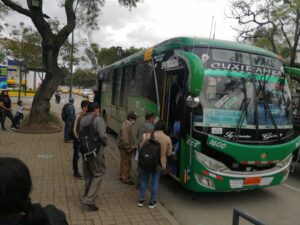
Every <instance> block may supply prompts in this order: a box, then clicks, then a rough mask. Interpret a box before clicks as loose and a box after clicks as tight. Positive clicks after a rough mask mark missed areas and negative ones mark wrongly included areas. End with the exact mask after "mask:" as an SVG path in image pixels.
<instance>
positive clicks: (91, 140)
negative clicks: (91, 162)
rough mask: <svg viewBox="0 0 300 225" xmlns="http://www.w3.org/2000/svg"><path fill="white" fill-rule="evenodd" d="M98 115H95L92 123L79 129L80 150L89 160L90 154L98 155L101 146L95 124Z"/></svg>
mask: <svg viewBox="0 0 300 225" xmlns="http://www.w3.org/2000/svg"><path fill="white" fill-rule="evenodd" d="M96 117H97V115H95V116H93V117H92V119H91V121H90V123H89V124H88V125H87V126H85V127H83V128H82V129H81V130H79V142H80V147H79V150H80V152H81V154H82V155H83V157H84V159H85V160H87V157H88V156H91V155H94V156H96V153H97V152H98V151H99V149H100V147H101V142H100V139H99V136H98V133H97V130H96V128H95V126H94V120H95V119H96Z"/></svg>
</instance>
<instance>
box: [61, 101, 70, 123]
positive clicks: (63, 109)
mask: <svg viewBox="0 0 300 225" xmlns="http://www.w3.org/2000/svg"><path fill="white" fill-rule="evenodd" d="M69 104H70V103H67V104H65V105H64V107H63V108H62V110H61V119H62V120H63V121H64V122H66V119H67V107H68V105H69Z"/></svg>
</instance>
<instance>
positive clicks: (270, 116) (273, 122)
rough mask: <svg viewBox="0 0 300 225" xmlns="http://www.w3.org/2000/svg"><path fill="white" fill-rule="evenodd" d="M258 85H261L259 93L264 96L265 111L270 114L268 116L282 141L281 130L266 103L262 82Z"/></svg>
mask: <svg viewBox="0 0 300 225" xmlns="http://www.w3.org/2000/svg"><path fill="white" fill-rule="evenodd" d="M258 84H259V93H261V94H262V103H263V105H264V107H265V111H266V112H267V113H268V116H269V118H270V120H271V122H272V124H273V126H274V128H275V131H276V135H277V138H278V140H279V141H280V140H281V138H280V134H279V129H278V126H277V123H276V121H275V119H274V116H273V114H272V112H271V110H270V107H269V105H268V104H267V103H266V97H265V89H263V88H262V85H261V83H260V81H258ZM264 87H265V84H264Z"/></svg>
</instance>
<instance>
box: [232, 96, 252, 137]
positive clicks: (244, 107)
mask: <svg viewBox="0 0 300 225" xmlns="http://www.w3.org/2000/svg"><path fill="white" fill-rule="evenodd" d="M250 100H251V99H250V98H247V97H246V96H245V98H244V99H243V101H242V104H241V116H240V118H239V122H238V124H237V126H236V129H235V131H234V134H233V138H232V140H233V141H235V142H237V141H238V139H239V136H240V132H241V128H242V125H243V122H244V120H245V117H246V114H247V109H248V105H249V103H250Z"/></svg>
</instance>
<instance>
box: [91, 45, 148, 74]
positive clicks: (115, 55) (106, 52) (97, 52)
mask: <svg viewBox="0 0 300 225" xmlns="http://www.w3.org/2000/svg"><path fill="white" fill-rule="evenodd" d="M141 50H142V48H135V47H134V46H132V47H130V48H128V49H122V47H117V46H112V47H110V48H100V47H99V45H98V44H95V43H92V44H91V45H90V47H89V48H86V49H85V54H86V56H87V58H88V60H89V62H90V63H91V65H92V69H93V70H94V71H96V70H97V68H102V67H105V66H108V65H110V64H112V63H114V62H116V61H118V60H121V59H123V58H126V57H127V56H130V55H132V54H134V53H136V52H138V51H141Z"/></svg>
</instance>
